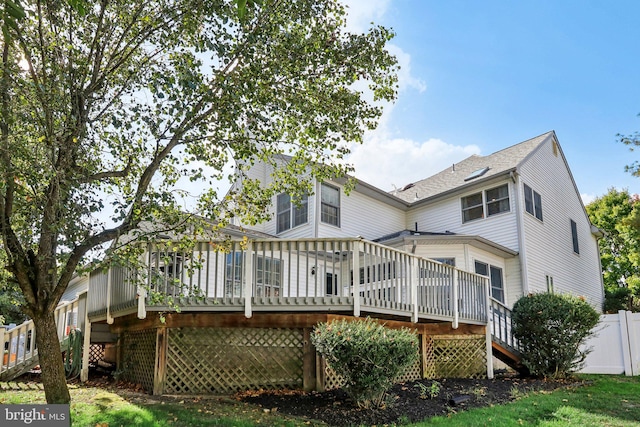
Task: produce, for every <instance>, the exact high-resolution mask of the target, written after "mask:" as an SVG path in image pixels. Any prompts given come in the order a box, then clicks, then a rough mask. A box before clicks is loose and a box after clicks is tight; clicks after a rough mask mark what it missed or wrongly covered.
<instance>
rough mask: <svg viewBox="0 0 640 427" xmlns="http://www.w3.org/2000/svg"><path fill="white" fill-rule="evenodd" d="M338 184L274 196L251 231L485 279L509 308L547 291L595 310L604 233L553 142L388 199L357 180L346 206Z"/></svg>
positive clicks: (493, 158)
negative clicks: (349, 245) (355, 241)
mask: <svg viewBox="0 0 640 427" xmlns="http://www.w3.org/2000/svg"><path fill="white" fill-rule="evenodd" d="M270 174H271V171H270V170H269V169H268V168H267V167H265V166H264V165H257V166H255V167H254V168H253V169H252V170H251V171H250V172H249V177H250V178H257V179H259V180H261V181H263V182H268V181H269V180H270V179H271V177H270ZM343 184H344V180H336V181H331V182H323V183H320V182H318V183H316V185H315V194H313V195H310V196H308V197H307V198H306V199H305V200H304V203H303V204H302V205H301V206H300V207H296V206H295V205H293V204H292V203H291V201H290V200H289V197H288V196H287V195H285V194H281V195H279V196H277V197H276V198H274V200H273V210H274V215H273V219H272V220H271V221H268V222H265V223H263V224H260V225H258V226H255V227H252V228H253V229H255V230H258V231H261V232H263V233H267V234H271V235H274V236H277V237H279V238H282V239H299V238H326V237H353V236H362V237H364V238H365V239H368V240H372V241H375V242H379V243H382V244H384V245H387V246H390V247H393V248H398V249H402V250H405V251H408V252H410V253H412V254H416V255H418V256H421V257H425V258H430V259H435V260H437V261H440V262H444V263H446V264H449V265H452V266H455V267H458V268H460V269H462V270H464V271H471V272H475V273H478V274H482V275H486V276H489V277H490V278H491V296H492V297H493V298H495V299H497V300H498V301H500V302H502V303H504V304H505V305H507V306H508V307H511V306H512V305H513V303H515V301H516V300H517V299H518V298H520V297H521V296H523V295H526V294H528V293H535V292H546V291H550V292H557V293H571V294H574V295H579V296H583V297H585V298H586V299H587V301H589V303H591V304H592V305H593V306H594V307H595V308H596V309H597V310H598V311H601V310H602V303H603V301H604V290H603V284H602V274H601V269H600V255H599V251H598V244H597V238H598V237H601V236H602V233H601V231H600V230H598V229H597V228H596V227H595V226H593V225H592V224H591V223H590V221H589V218H588V216H587V213H586V211H585V208H584V205H583V203H582V200H581V198H580V193H579V192H578V189H577V187H576V184H575V182H574V180H573V176H572V174H571V171H570V169H569V166H568V163H567V160H566V158H565V157H564V154H563V153H562V149H561V148H560V144H559V143H558V140H557V138H556V135H555V133H554V132H548V133H545V134H543V135H540V136H538V137H535V138H532V139H530V140H527V141H524V142H521V143H519V144H516V145H514V146H511V147H509V148H506V149H504V150H501V151H498V152H496V153H493V154H490V155H488V156H477V155H473V156H471V157H469V158H467V159H465V160H463V161H461V162H459V163H456V164H454V165H452V166H451V167H448V168H446V169H444V170H443V171H441V172H439V173H437V174H436V175H433V176H431V177H429V178H426V179H424V180H421V181H418V182H415V183H410V184H407V185H405V186H404V187H403V188H401V189H399V190H396V191H393V192H385V191H382V190H380V189H378V188H376V187H373V186H371V185H369V184H367V183H365V182H362V181H359V180H357V181H356V186H355V190H353V191H352V192H351V193H350V194H349V195H348V196H346V195H345V194H344V192H343ZM236 185H241V183H237V184H236Z"/></svg>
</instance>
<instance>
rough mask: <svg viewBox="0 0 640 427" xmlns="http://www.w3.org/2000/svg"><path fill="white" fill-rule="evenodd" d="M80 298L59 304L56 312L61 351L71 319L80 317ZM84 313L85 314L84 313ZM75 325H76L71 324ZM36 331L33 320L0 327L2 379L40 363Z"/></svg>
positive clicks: (28, 369) (18, 373) (12, 377)
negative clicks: (8, 327)
mask: <svg viewBox="0 0 640 427" xmlns="http://www.w3.org/2000/svg"><path fill="white" fill-rule="evenodd" d="M78 308H79V304H78V299H77V298H76V299H75V300H73V301H71V302H68V303H66V304H62V305H60V306H58V307H57V308H56V310H55V312H54V316H55V319H56V325H57V326H58V337H61V338H60V352H61V353H62V352H64V350H65V349H66V347H67V342H68V328H67V326H68V325H70V319H78V318H79V317H80V316H79V315H78V314H79V313H78ZM82 315H84V314H82ZM71 326H74V327H75V325H71ZM35 338H36V331H35V325H34V324H33V321H32V320H27V321H26V322H24V323H22V324H21V325H18V326H16V327H14V328H11V329H9V330H5V329H4V328H0V348H2V349H3V350H5V348H6V350H5V351H6V352H5V353H4V357H3V359H2V364H0V381H11V380H13V379H15V378H17V377H19V376H20V375H23V374H25V373H27V372H29V371H30V370H31V369H33V368H34V367H35V366H37V365H38V363H39V359H38V349H37V348H36V339H35Z"/></svg>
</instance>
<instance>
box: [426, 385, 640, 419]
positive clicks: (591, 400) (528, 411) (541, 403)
mask: <svg viewBox="0 0 640 427" xmlns="http://www.w3.org/2000/svg"><path fill="white" fill-rule="evenodd" d="M583 378H585V379H587V380H591V381H592V384H591V385H588V386H582V387H574V388H569V389H563V390H556V391H554V392H552V393H533V394H529V395H526V396H524V397H521V398H519V399H518V400H517V401H515V402H513V403H509V404H507V405H501V406H495V407H488V408H482V409H477V410H472V411H469V412H463V413H460V414H454V415H451V416H449V417H436V418H432V419H430V420H428V421H425V422H422V423H419V424H416V425H417V426H489V425H490V426H492V427H503V426H504V427H507V426H540V427H574V426H580V427H586V426H610V427H618V426H621V427H622V426H625V427H631V426H634V427H640V377H622V376H604V375H602V376H601V375H598V376H591V375H590V376H583Z"/></svg>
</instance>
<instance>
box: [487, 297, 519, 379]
mask: <svg viewBox="0 0 640 427" xmlns="http://www.w3.org/2000/svg"><path fill="white" fill-rule="evenodd" d="M489 323H490V326H491V341H492V342H491V348H492V350H493V355H494V356H495V357H496V358H497V359H498V360H500V361H502V362H504V363H505V364H506V365H507V366H509V367H511V368H513V369H515V370H516V371H517V372H519V373H520V374H528V373H529V370H528V369H527V367H526V366H524V365H523V364H522V353H521V350H520V345H519V343H518V340H516V339H515V338H514V336H513V332H512V330H513V328H512V326H513V321H512V319H511V310H510V309H509V308H507V306H505V305H504V304H502V303H501V302H500V301H497V300H495V299H493V298H491V311H490V313H489Z"/></svg>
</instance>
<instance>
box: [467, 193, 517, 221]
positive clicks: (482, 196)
mask: <svg viewBox="0 0 640 427" xmlns="http://www.w3.org/2000/svg"><path fill="white" fill-rule="evenodd" d="M461 202H462V222H469V221H473V220H475V219H480V218H484V217H485V212H486V216H487V217H489V216H492V215H497V214H499V213H502V212H509V210H510V204H509V203H510V202H509V185H508V184H504V185H501V186H499V187H495V188H491V189H489V190H485V191H481V192H479V193H474V194H471V195H469V196H465V197H463V198H462V199H461Z"/></svg>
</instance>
